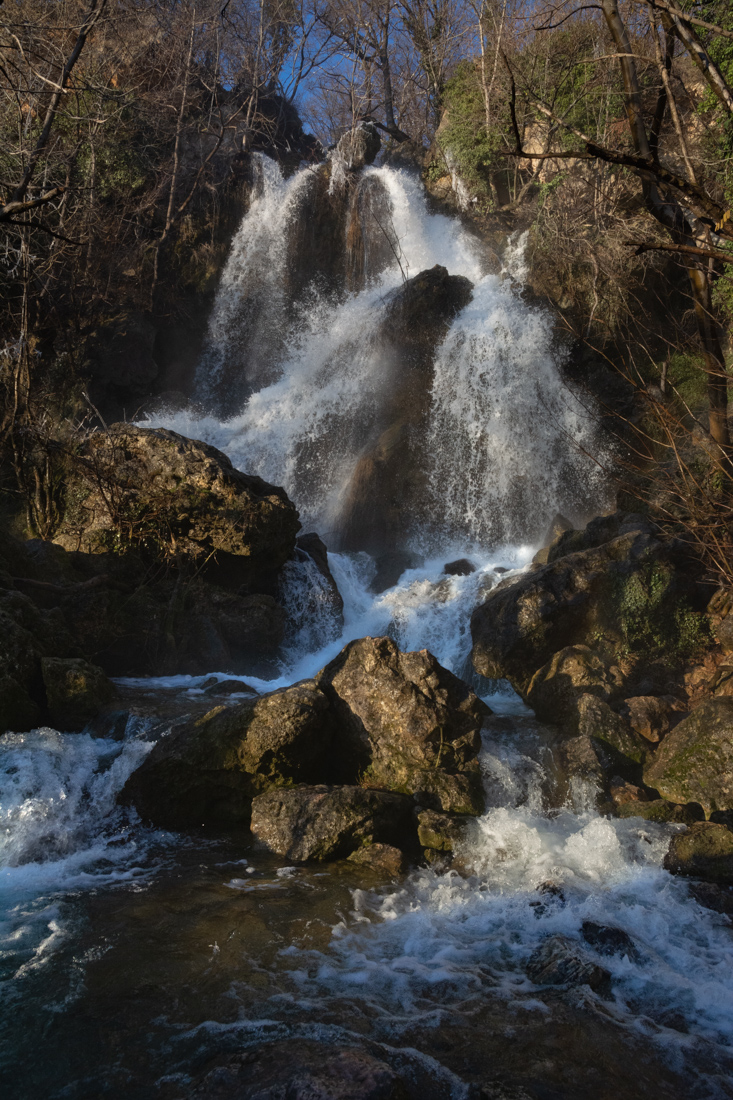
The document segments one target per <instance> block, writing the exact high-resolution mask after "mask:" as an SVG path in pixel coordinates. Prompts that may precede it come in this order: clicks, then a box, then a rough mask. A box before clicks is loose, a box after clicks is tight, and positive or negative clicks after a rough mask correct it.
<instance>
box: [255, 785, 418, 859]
mask: <svg viewBox="0 0 733 1100" xmlns="http://www.w3.org/2000/svg"><path fill="white" fill-rule="evenodd" d="M251 829H252V833H253V834H254V836H255V837H256V838H257V840H258V841H259V842H260V843H261V844H263V845H264V846H265V847H266V848H267V849H268V850H269V851H271V852H275V853H276V854H277V855H279V856H284V857H285V858H286V859H292V860H297V861H298V862H301V861H305V860H332V859H343V858H345V857H347V856H349V855H350V854H351V853H352V852H354V851H355V850H356V849H357V848H361V847H364V846H366V845H370V844H389V845H394V846H399V845H404V844H405V843H410V842H411V841H412V840H413V834H414V823H413V806H412V802H411V800H410V799H409V798H407V797H406V796H405V795H399V794H393V793H391V792H388V791H374V790H365V789H364V788H363V787H353V786H336V787H328V786H325V785H322V784H321V785H318V786H311V787H293V788H290V789H288V790H271V791H268V792H267V793H265V794H261V795H258V796H257V797H256V798H255V799H254V800H253V802H252V822H251Z"/></svg>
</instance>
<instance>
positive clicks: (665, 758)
mask: <svg viewBox="0 0 733 1100" xmlns="http://www.w3.org/2000/svg"><path fill="white" fill-rule="evenodd" d="M644 782H645V783H646V784H647V786H649V787H653V788H655V789H656V790H658V791H659V793H660V794H661V795H662V796H663V797H664V798H667V799H669V800H670V801H671V802H699V803H700V805H701V806H703V807H704V809H705V812H706V813H708V814H710V813H711V812H712V811H714V810H730V809H733V698H730V697H729V696H723V697H722V698H713V699H708V700H707V701H706V702H705V703H703V704H702V706H700V707H698V708H697V710H694V711H693V712H692V714H690V715H689V716H688V717H687V718H685V719H684V720H683V721H682V722H680V723H679V725H678V726H676V727H675V728H674V729H673V730H672V732H671V733H668V734H667V736H666V737H665V739H664V741H662V743H661V744H660V746H659V748H658V749H657V751H656V752H655V754H654V756H653V757H652V759H651V761H650V762H649V764H648V765H647V767H646V769H645V771H644Z"/></svg>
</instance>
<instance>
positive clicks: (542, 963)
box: [526, 936, 611, 990]
mask: <svg viewBox="0 0 733 1100" xmlns="http://www.w3.org/2000/svg"><path fill="white" fill-rule="evenodd" d="M526 971H527V977H528V978H529V979H530V981H533V982H534V983H535V985H562V986H576V985H589V986H590V987H591V989H594V990H595V989H600V988H602V987H603V986H604V985H606V984H607V983H608V982H609V981H610V978H611V975H610V973H609V972H608V970H606V969H605V967H602V966H598V965H597V963H594V962H593V960H592V959H590V958H588V957H587V956H586V955H585V953H584V952H583V951H582V950H581V949H580V948H579V947H578V944H577V943H575V942H574V941H573V940H571V939H569V938H568V937H567V936H550V937H549V938H548V939H546V940H545V941H544V942H543V943H542V944H540V946H539V947H538V948H537V949H536V950H535V951H533V953H532V955H531V956H530V958H529V961H528V963H527V966H526Z"/></svg>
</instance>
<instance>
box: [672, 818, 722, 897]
mask: <svg viewBox="0 0 733 1100" xmlns="http://www.w3.org/2000/svg"><path fill="white" fill-rule="evenodd" d="M664 866H665V868H666V870H668V871H671V872H672V874H673V875H686V876H688V877H690V878H701V879H707V880H708V881H710V882H720V883H730V884H733V832H731V830H730V829H728V828H727V827H726V826H725V825H716V824H715V823H714V822H712V821H700V822H698V823H696V824H695V825H691V826H690V828H689V829H686V830H685V832H683V833H677V834H676V835H675V836H673V837H672V839H671V840H670V842H669V849H668V851H667V854H666V856H665V857H664Z"/></svg>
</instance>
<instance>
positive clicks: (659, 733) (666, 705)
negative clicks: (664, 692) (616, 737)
mask: <svg viewBox="0 0 733 1100" xmlns="http://www.w3.org/2000/svg"><path fill="white" fill-rule="evenodd" d="M672 704H673V700H672V699H671V698H670V697H669V696H668V697H666V698H660V697H659V696H655V695H637V696H635V697H634V698H632V699H627V700H626V707H627V708H628V712H629V722H630V724H631V726H632V728H633V729H635V730H636V732H637V733H640V734H641V736H642V737H645V738H646V740H647V741H652V742H654V743H656V742H658V741H661V739H662V738H663V737H664V735H665V733H666V732H667V730H668V729H669V718H670V714H671V712H672Z"/></svg>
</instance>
